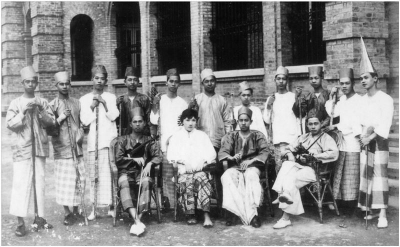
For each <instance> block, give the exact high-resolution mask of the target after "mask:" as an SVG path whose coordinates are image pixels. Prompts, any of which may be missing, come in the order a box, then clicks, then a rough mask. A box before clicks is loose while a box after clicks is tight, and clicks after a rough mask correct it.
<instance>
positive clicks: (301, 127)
mask: <svg viewBox="0 0 400 247" xmlns="http://www.w3.org/2000/svg"><path fill="white" fill-rule="evenodd" d="M298 99H299V117H300V133H301V134H303V117H302V115H301V103H302V100H303V99H302V97H301V94H300V95H299V98H298Z"/></svg>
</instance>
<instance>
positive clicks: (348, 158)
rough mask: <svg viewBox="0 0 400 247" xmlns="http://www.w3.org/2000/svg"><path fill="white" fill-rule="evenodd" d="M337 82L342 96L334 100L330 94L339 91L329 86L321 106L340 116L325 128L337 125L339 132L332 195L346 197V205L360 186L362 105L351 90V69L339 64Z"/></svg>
mask: <svg viewBox="0 0 400 247" xmlns="http://www.w3.org/2000/svg"><path fill="white" fill-rule="evenodd" d="M339 85H340V88H341V91H342V92H343V96H341V97H340V99H339V101H338V102H337V103H335V102H334V100H335V99H334V97H335V96H334V95H335V94H338V93H339V92H338V88H337V87H333V88H332V90H331V94H330V96H329V100H328V101H327V102H326V103H325V108H326V111H327V112H328V114H329V115H330V117H331V118H336V117H339V118H340V121H339V123H338V124H336V125H333V126H332V127H329V129H334V128H337V129H338V130H339V131H340V132H341V134H342V136H343V142H342V143H341V145H339V158H338V159H337V161H336V162H335V172H334V179H333V196H334V198H335V199H336V200H343V201H347V202H348V203H346V204H349V206H350V203H352V202H356V201H357V199H358V190H359V187H360V142H359V141H360V135H361V124H360V122H359V114H358V113H359V109H360V107H362V106H361V102H360V101H361V96H360V95H358V94H356V93H355V92H354V76H353V69H351V68H343V69H341V70H340V71H339ZM336 97H337V96H336ZM334 104H335V105H334ZM333 107H334V108H333ZM332 109H334V111H333V113H334V115H333V116H332ZM351 207H355V205H352V206H351Z"/></svg>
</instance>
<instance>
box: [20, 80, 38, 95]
mask: <svg viewBox="0 0 400 247" xmlns="http://www.w3.org/2000/svg"><path fill="white" fill-rule="evenodd" d="M22 84H23V86H24V90H25V92H27V93H33V92H35V89H36V87H37V85H38V80H37V78H36V77H31V78H27V79H25V80H23V81H22Z"/></svg>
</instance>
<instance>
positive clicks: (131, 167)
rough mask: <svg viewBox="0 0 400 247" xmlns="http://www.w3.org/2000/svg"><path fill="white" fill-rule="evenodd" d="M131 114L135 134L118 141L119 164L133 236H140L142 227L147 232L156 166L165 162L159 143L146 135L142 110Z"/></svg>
mask: <svg viewBox="0 0 400 247" xmlns="http://www.w3.org/2000/svg"><path fill="white" fill-rule="evenodd" d="M130 115H131V119H130V125H131V126H130V127H131V128H132V132H131V134H129V135H124V136H122V137H120V138H118V142H117V147H116V154H115V162H116V165H117V167H118V186H119V187H120V196H121V202H122V207H123V208H124V210H125V211H127V212H128V213H129V214H130V215H131V216H132V218H133V219H134V224H133V225H132V227H131V233H133V234H136V235H139V234H138V232H137V230H138V228H141V229H139V230H143V231H144V229H145V228H146V227H145V226H144V224H143V223H142V222H141V218H142V215H143V213H144V212H147V211H148V210H150V198H151V188H152V186H153V182H154V181H153V179H152V178H151V177H150V173H154V166H155V165H158V164H160V163H161V162H162V155H161V152H160V148H159V145H158V142H157V141H155V140H152V138H151V137H150V136H148V135H144V134H143V131H144V129H145V126H146V124H147V123H146V121H145V113H144V112H143V110H142V108H140V107H136V108H133V109H132V110H131V114H130ZM140 146H141V147H140ZM140 183H141V185H140V187H141V190H140V196H139V203H138V202H137V199H138V193H139V184H140ZM139 232H142V231H139Z"/></svg>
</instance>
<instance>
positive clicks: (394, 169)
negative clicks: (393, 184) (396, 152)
mask: <svg viewBox="0 0 400 247" xmlns="http://www.w3.org/2000/svg"><path fill="white" fill-rule="evenodd" d="M388 177H389V178H391V179H397V180H399V162H396V163H395V162H389V164H388Z"/></svg>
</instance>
